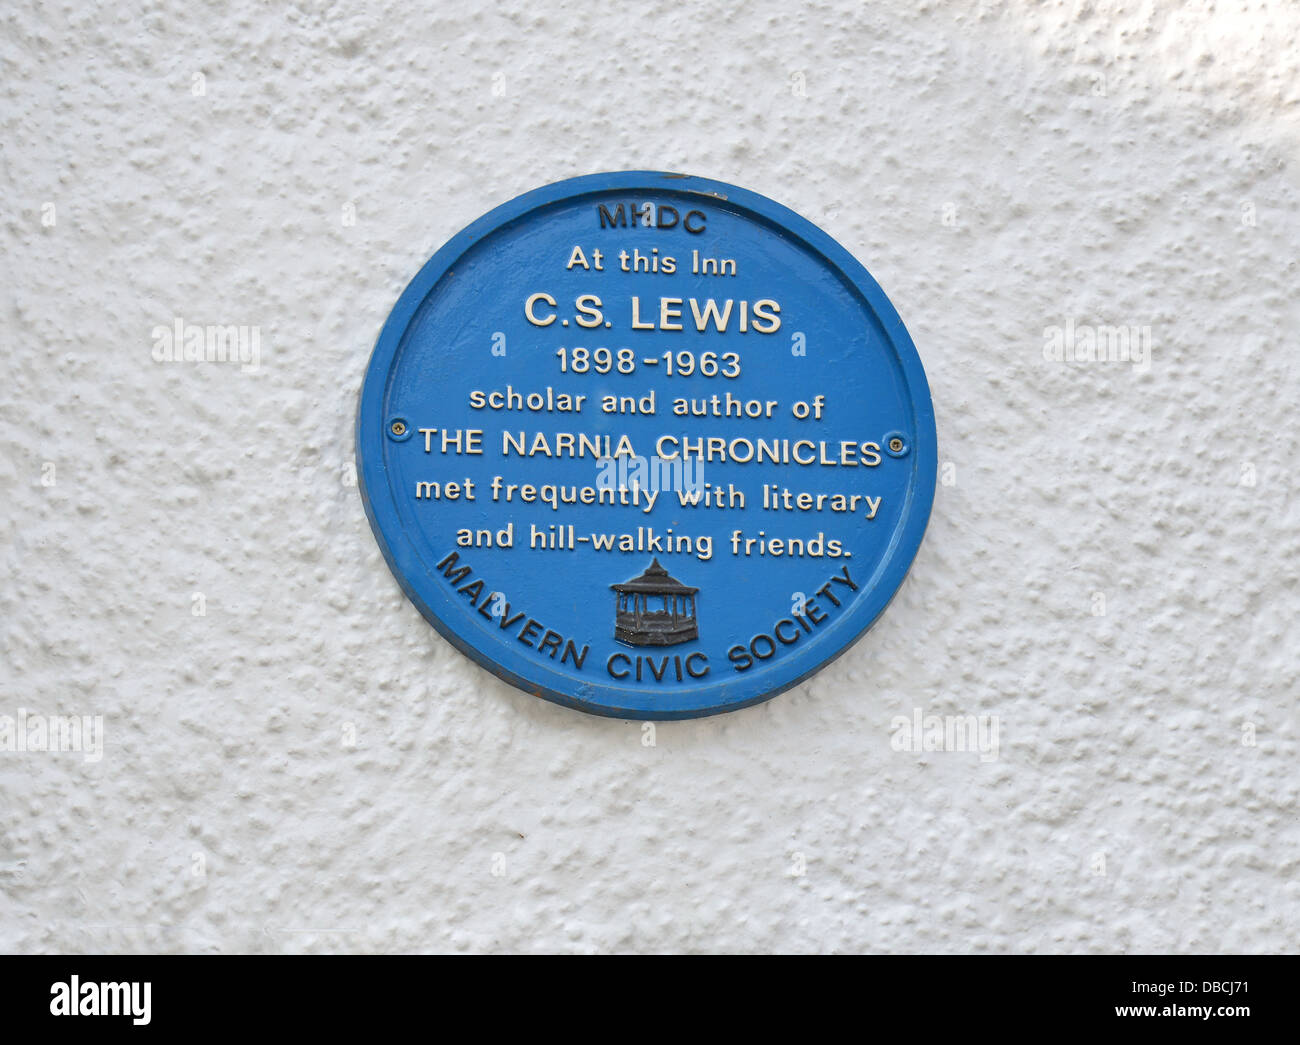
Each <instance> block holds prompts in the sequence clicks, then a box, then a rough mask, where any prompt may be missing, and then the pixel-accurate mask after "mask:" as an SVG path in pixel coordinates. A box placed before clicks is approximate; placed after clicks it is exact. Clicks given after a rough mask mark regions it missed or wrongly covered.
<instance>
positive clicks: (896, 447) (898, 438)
mask: <svg viewBox="0 0 1300 1045" xmlns="http://www.w3.org/2000/svg"><path fill="white" fill-rule="evenodd" d="M880 441H881V443H883V444H884V447H885V453H887V454H889V456H890V457H906V456H907V452H908V450H910V449H911V447H909V446H908V444H907V435H906V433H904V432H887V433H886V434H885V438H883V439H882V440H880Z"/></svg>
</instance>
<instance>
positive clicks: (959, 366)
mask: <svg viewBox="0 0 1300 1045" xmlns="http://www.w3.org/2000/svg"><path fill="white" fill-rule="evenodd" d="M641 6H644V7H645V8H646V9H645V10H644V11H642V12H640V13H638V12H637V11H636V9H635V8H634V7H633V5H628V7H627V8H622V7H621V5H606V4H599V5H597V4H588V5H579V4H571V5H569V7H568V9H567V10H565V11H560V10H559V9H558V5H543V4H540V3H536V4H525V3H512V4H507V5H502V6H500V7H492V8H491V9H489V7H488V5H486V4H482V5H480V4H472V3H470V4H447V3H444V4H440V5H438V9H437V10H433V11H427V12H421V11H419V10H418V9H417V8H412V9H409V10H408V9H404V8H402V7H399V6H398V5H396V4H391V3H381V2H373V0H371V2H365V3H362V2H348V3H343V4H332V5H318V4H315V3H303V4H299V5H292V6H290V5H285V6H283V7H279V9H277V6H276V5H270V4H263V3H257V2H252V0H242V2H239V3H235V4H232V5H230V10H229V11H228V12H227V13H225V14H217V13H215V12H213V11H209V10H207V9H206V8H207V5H188V4H187V5H179V4H177V5H175V6H174V9H173V6H172V5H166V7H165V8H161V7H160V6H159V5H156V4H136V3H113V4H104V5H100V6H91V5H89V4H86V3H67V2H63V3H50V4H40V5H38V4H36V3H34V2H22V3H19V4H14V5H10V6H9V7H8V8H7V10H6V12H5V13H4V14H3V16H0V24H2V25H3V30H2V31H0V59H2V61H3V66H2V67H0V72H2V75H0V130H2V134H0V160H2V163H3V188H4V195H3V199H2V200H0V220H2V226H0V228H2V230H3V259H4V278H3V281H2V287H3V309H2V312H0V329H3V335H4V342H3V348H4V353H3V360H2V362H0V366H2V367H3V384H2V390H0V505H2V506H3V511H2V512H0V523H2V524H3V545H2V546H0V556H2V561H3V570H2V572H0V576H2V584H0V646H2V649H3V654H2V660H0V715H9V716H16V715H17V714H18V713H19V709H20V708H25V709H27V710H28V712H29V713H33V712H39V713H42V714H54V713H61V714H86V715H102V716H103V718H104V730H105V737H106V742H105V748H104V753H103V757H102V759H101V760H99V761H97V762H89V761H87V760H86V759H85V758H84V757H83V755H81V754H77V753H75V752H64V753H51V752H32V751H26V752H20V751H12V752H6V751H0V947H3V949H5V950H22V951H50V950H61V951H118V950H126V951H138V950H164V951H172V950H175V951H246V950H251V951H334V950H385V951H387V950H398V951H414V950H471V951H486V950H512V951H534V950H551V949H557V950H565V951H568V950H572V951H604V950H685V951H696V950H705V949H716V948H721V949H728V950H768V949H782V950H784V949H793V950H818V951H820V950H834V951H848V950H866V949H869V950H891V951H912V950H927V951H928V950H938V951H968V950H969V951H1006V950H1016V951H1019V950H1030V951H1080V950H1082V951H1130V950H1144V951H1145V950H1157V951H1165V950H1171V951H1187V950H1195V951H1207V950H1210V951H1213V950H1219V949H1225V950H1230V951H1257V950H1276V949H1288V950H1290V949H1294V948H1295V947H1296V940H1297V907H1298V905H1297V896H1298V893H1300V885H1298V884H1297V881H1296V878H1297V875H1296V871H1297V859H1298V858H1297V851H1298V850H1297V843H1298V842H1300V826H1298V825H1297V814H1296V799H1297V781H1298V778H1300V773H1298V771H1297V740H1296V730H1297V711H1296V666H1297V659H1298V655H1297V636H1296V618H1297V611H1298V610H1300V598H1298V597H1297V573H1298V572H1300V570H1298V561H1300V559H1298V553H1300V536H1298V535H1297V522H1298V521H1300V515H1298V512H1297V507H1296V502H1295V499H1294V497H1293V492H1292V487H1293V484H1294V478H1293V477H1294V464H1293V461H1294V458H1295V456H1296V454H1297V452H1298V451H1300V446H1298V445H1297V436H1296V432H1297V423H1296V420H1295V418H1296V406H1297V399H1298V395H1297V393H1298V392H1300V379H1298V377H1297V368H1296V363H1295V359H1294V357H1295V353H1296V351H1297V337H1296V328H1297V325H1298V324H1300V305H1298V304H1297V301H1296V294H1295V285H1296V278H1297V261H1296V257H1297V255H1296V250H1297V243H1300V214H1298V213H1297V190H1298V188H1300V173H1298V172H1297V167H1296V155H1297V152H1296V150H1297V144H1298V138H1300V135H1298V133H1297V131H1298V130H1300V128H1298V116H1297V113H1298V112H1300V76H1298V75H1297V74H1298V73H1300V69H1298V66H1300V52H1298V51H1297V48H1296V45H1295V40H1296V38H1297V35H1298V34H1300V8H1297V6H1296V5H1295V4H1289V3H1287V2H1285V0H1278V2H1276V3H1253V4H1249V5H1247V4H1244V3H1243V4H1224V3H1220V4H1218V5H1214V7H1215V9H1209V7H1210V5H1202V4H1184V3H1180V2H1178V0H1137V2H1132V3H1125V4H1122V5H1120V4H1110V3H1104V2H1098V3H1086V2H1084V3H1041V4H1040V3H1028V2H1024V3H1021V2H1014V3H1004V4H996V3H988V4H983V5H976V4H969V5H968V4H957V3H952V4H949V3H929V4H922V5H919V7H918V6H917V5H914V4H912V3H904V2H901V0H900V2H898V3H889V4H878V5H871V6H870V7H869V8H864V7H863V6H862V5H859V4H858V3H856V2H854V0H823V2H820V3H817V4H815V5H812V6H808V7H802V6H801V5H798V4H795V3H776V4H770V3H740V2H734V3H721V2H715V3H697V4H689V3H686V4H684V3H681V2H678V0H673V2H662V3H657V4H654V5H641ZM584 7H585V8H588V10H586V11H584V10H583V8H584ZM1239 7H1240V8H1246V7H1249V11H1248V12H1245V13H1239V12H1238V11H1237V8H1239ZM551 8H554V9H551ZM545 9H550V10H545ZM196 73H202V74H203V77H204V78H205V79H204V82H203V87H204V88H205V93H203V94H201V95H196V94H195V93H194V92H195V89H196V81H195V79H194V77H195V74H196ZM498 74H500V75H498ZM800 75H802V77H803V79H802V81H801V80H800ZM801 83H802V84H803V85H805V87H806V89H805V90H804V91H803V96H800V93H799V88H800V85H801ZM494 86H495V87H496V88H497V90H498V91H500V90H502V89H503V90H504V94H496V93H494ZM623 168H655V169H669V170H682V171H687V172H690V173H695V174H700V175H705V176H708V177H714V178H719V179H722V180H726V181H732V182H735V183H737V184H740V185H744V186H746V187H748V188H752V189H755V190H757V191H759V192H762V193H765V194H766V195H769V196H772V197H773V198H775V199H777V200H779V201H780V202H782V203H785V204H787V205H788V206H790V207H792V208H794V209H795V210H797V211H799V212H801V213H802V214H804V215H805V216H807V217H808V218H810V219H811V220H813V221H814V222H816V223H818V224H820V225H821V226H823V227H824V228H825V229H827V230H828V231H829V232H830V233H831V234H832V235H834V236H835V237H836V238H838V239H839V240H840V241H841V242H842V243H844V244H845V246H847V247H848V248H849V249H850V250H851V251H853V252H854V253H855V254H856V255H857V256H858V257H859V258H860V259H861V260H862V261H863V262H864V263H865V264H866V266H867V267H868V268H869V269H870V270H871V272H872V273H873V274H874V275H875V277H876V278H877V279H878V280H879V281H880V283H881V284H882V286H883V287H884V288H885V290H886V292H887V293H888V294H889V295H890V297H891V298H892V300H893V301H894V303H895V305H896V306H897V307H898V310H899V311H900V313H901V314H902V315H903V318H904V320H905V321H906V322H907V324H908V326H909V328H910V330H911V333H912V336H913V338H914V339H915V341H916V343H917V346H918V348H919V350H920V353H921V356H922V358H923V360H924V362H925V365H926V368H927V371H928V373H929V378H930V382H931V385H932V388H933V392H934V399H935V407H936V411H937V414H938V418H939V433H940V440H941V448H940V459H941V461H944V462H951V464H952V470H951V471H950V473H949V477H950V478H953V479H955V483H953V484H952V485H946V486H941V487H940V489H939V492H938V497H937V501H936V505H935V512H934V517H933V520H932V522H931V526H930V532H929V535H928V537H927V539H926V543H925V545H924V546H923V547H922V549H921V553H920V555H919V557H918V558H917V560H916V563H915V566H914V568H913V571H912V574H911V576H910V578H909V580H908V581H907V583H906V584H905V585H904V587H903V589H902V592H901V593H900V595H899V597H898V599H897V600H896V601H895V603H894V604H893V606H892V607H891V608H890V610H889V612H888V613H887V614H886V616H885V618H884V619H883V620H882V622H881V623H880V624H879V625H878V626H877V627H876V628H875V629H873V630H872V631H871V632H870V633H869V634H868V635H867V636H866V637H865V638H864V639H863V640H862V641H861V642H860V643H859V644H858V645H857V646H856V647H854V648H853V650H852V651H851V652H850V653H849V654H847V655H846V656H844V657H843V658H842V659H840V660H839V661H837V662H836V663H834V664H833V665H831V666H830V667H829V668H827V669H826V670H824V671H823V672H822V673H821V674H819V675H817V676H816V677H815V678H814V679H813V680H812V681H811V682H809V683H807V684H805V685H803V686H800V687H798V688H797V689H795V690H792V691H790V692H788V693H786V694H785V695H783V696H781V697H778V698H777V699H775V700H773V701H771V702H769V703H767V704H764V705H762V706H759V707H756V708H752V709H750V710H747V711H742V712H738V713H735V714H732V715H728V716H723V717H720V718H716V719H710V720H704V721H696V722H678V723H660V724H659V725H658V727H657V733H656V737H655V739H656V743H655V746H653V747H650V746H646V745H645V744H644V743H643V739H644V737H643V731H642V727H641V725H640V724H639V723H633V722H619V721H611V720H602V719H598V718H594V717H588V716H585V715H582V714H580V713H576V712H572V711H566V710H563V709H561V708H558V707H554V706H551V705H550V704H547V703H544V702H543V701H541V700H538V699H536V698H533V697H529V696H527V695H525V694H523V693H521V692H517V691H516V690H514V689H511V688H510V687H508V686H507V685H505V684H504V683H501V682H499V681H497V680H496V679H495V678H494V677H493V676H491V675H489V674H488V673H487V672H485V671H482V670H480V669H478V668H477V667H475V666H474V665H473V664H472V663H471V662H470V661H468V660H467V659H465V658H464V657H462V656H461V655H460V654H458V653H456V652H454V651H453V650H452V649H451V648H450V646H449V645H448V644H447V643H446V642H444V641H443V640H442V639H441V638H439V637H438V636H437V634H436V633H435V632H434V631H433V629H432V628H431V627H429V625H428V624H426V623H425V622H424V620H423V619H421V617H420V616H419V614H418V613H417V612H416V610H415V609H414V608H413V607H412V606H411V605H410V604H409V603H408V602H407V601H406V599H405V598H404V597H403V596H402V595H401V594H400V592H399V590H398V587H397V585H396V583H395V582H394V581H393V579H392V577H391V576H390V574H389V572H388V569H387V567H386V566H385V564H384V562H383V560H382V558H381V557H380V554H379V551H378V549H377V547H376V544H375V541H374V539H373V538H372V536H371V533H370V529H369V527H368V525H367V523H366V519H365V516H364V514H363V512H362V508H361V503H360V499H359V496H358V492H357V489H356V487H355V486H354V485H348V482H347V478H348V473H347V469H348V466H349V464H350V462H351V459H352V425H353V417H354V411H355V407H356V397H357V391H358V388H359V385H360V381H361V376H362V373H363V370H364V367H365V365H366V361H367V359H368V357H369V354H370V350H371V347H372V345H373V343H374V340H375V338H376V336H377V334H378V332H379V328H380V326H381V324H382V322H383V320H384V318H385V316H386V315H387V313H388V310H389V308H390V307H391V306H392V305H393V303H394V301H395V300H396V298H397V296H398V294H399V292H400V291H401V289H402V288H403V287H404V286H405V284H406V282H407V281H408V280H409V279H410V278H411V277H412V276H413V275H414V274H415V272H416V271H417V270H418V269H419V267H420V265H421V264H422V263H423V262H424V261H425V260H426V259H427V258H428V257H429V255H430V254H431V253H432V252H433V251H434V250H435V249H436V248H437V247H438V246H439V245H440V244H442V243H443V242H444V241H445V240H446V239H447V238H448V237H450V236H451V235H452V234H453V233H454V232H456V231H457V230H458V229H459V228H461V227H462V226H463V225H465V224H466V223H468V222H469V221H471V220H472V219H473V218H475V217H477V216H478V215H479V214H481V213H483V212H484V211H486V210H488V209H489V208H491V207H492V206H494V205H496V204H498V203H501V202H503V201H504V200H506V199H508V198H510V197H512V196H514V195H516V194H518V193H520V192H522V191H525V190H527V189H530V188H533V187H535V186H537V185H540V184H543V183H546V182H550V181H554V180H557V179H560V178H563V177H567V176H570V175H575V174H583V173H589V172H593V171H599V170H611V169H623ZM350 202H351V203H354V204H355V208H356V222H355V224H353V225H345V224H344V222H343V220H342V217H343V209H344V207H345V205H346V204H348V203H350ZM47 203H52V204H53V205H54V224H53V225H49V224H48V223H47V221H48V210H47V209H45V210H43V205H44V204H47ZM945 217H946V218H947V219H948V220H947V222H945ZM43 218H45V219H46V221H43ZM177 317H181V318H183V319H185V320H186V321H188V322H192V323H204V324H207V323H223V324H249V325H258V326H259V327H260V329H261V336H262V353H263V357H262V361H261V362H262V365H261V368H260V371H259V372H257V373H242V372H241V371H240V369H239V368H238V367H231V366H225V367H222V366H220V365H216V364H212V365H198V364H180V365H165V364H159V363H155V362H154V361H153V360H152V358H151V347H152V344H153V342H152V339H151V331H152V329H153V327H155V326H157V325H163V324H170V323H172V322H173V320H174V319H175V318H177ZM1071 319H1072V320H1073V321H1074V322H1075V323H1077V324H1088V325H1103V324H1124V325H1132V326H1139V327H1141V326H1149V327H1150V330H1151V336H1152V340H1153V345H1154V352H1153V357H1152V360H1151V365H1150V368H1149V370H1147V371H1146V372H1141V370H1140V368H1137V367H1134V366H1132V365H1130V364H1124V363H1119V362H1115V363H1101V364H1098V363H1093V364H1065V363H1053V362H1049V361H1045V360H1044V358H1043V345H1044V330H1045V328H1047V327H1051V326H1054V325H1061V326H1063V325H1064V324H1065V323H1066V321H1067V320H1071ZM47 463H48V464H53V465H54V469H53V472H52V473H51V472H50V470H49V468H48V467H47ZM49 482H52V483H53V485H47V483H49ZM1252 483H1253V485H1252ZM1098 592H1100V593H1102V594H1103V595H1104V599H1105V613H1104V615H1094V609H1095V608H1097V607H1098V606H1099V603H1097V602H1096V601H1095V593H1098ZM196 593H202V595H203V597H204V598H203V603H204V605H205V607H206V615H205V616H195V615H194V610H195V607H196V606H197V603H196V602H195V598H194V597H195V594H196ZM915 708H920V709H922V711H923V712H924V713H926V714H937V715H950V714H972V715H996V716H998V720H999V722H1000V751H999V758H998V759H997V760H996V761H981V759H980V758H979V756H978V755H977V754H973V753H964V752H932V753H929V754H924V753H922V754H915V753H911V752H906V751H904V752H899V751H895V750H893V749H892V748H891V744H890V739H891V731H890V724H891V719H892V718H893V717H894V716H895V715H900V714H901V715H908V716H910V715H911V714H912V713H913V709H915ZM347 723H352V724H353V725H354V727H355V730H356V745H355V747H352V748H349V747H348V746H346V744H345V743H344V737H343V733H344V730H345V728H346V724H347ZM1248 726H1249V727H1252V728H1253V730H1254V737H1255V743H1254V745H1253V746H1251V745H1250V744H1249V743H1243V740H1244V739H1245V740H1249V739H1250V729H1249V728H1247V727H1248ZM498 854H499V855H498ZM1099 854H1104V857H1103V856H1100V855H1099ZM1102 859H1104V874H1099V873H1097V872H1098V871H1099V870H1102V869H1103V868H1102V864H1101V860H1102ZM801 868H802V869H803V871H804V873H803V874H798V873H797V872H798V871H799V870H800V869H801ZM199 869H203V870H204V871H205V873H204V874H203V875H199V874H196V870H199ZM494 871H496V872H498V873H496V874H494Z"/></svg>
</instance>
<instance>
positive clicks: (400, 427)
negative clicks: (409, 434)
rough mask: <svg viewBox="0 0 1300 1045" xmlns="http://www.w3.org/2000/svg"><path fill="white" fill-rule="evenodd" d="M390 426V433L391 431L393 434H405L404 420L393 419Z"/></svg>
mask: <svg viewBox="0 0 1300 1045" xmlns="http://www.w3.org/2000/svg"><path fill="white" fill-rule="evenodd" d="M391 428H392V433H393V435H405V434H406V422H405V421H394V422H393V424H392V426H391Z"/></svg>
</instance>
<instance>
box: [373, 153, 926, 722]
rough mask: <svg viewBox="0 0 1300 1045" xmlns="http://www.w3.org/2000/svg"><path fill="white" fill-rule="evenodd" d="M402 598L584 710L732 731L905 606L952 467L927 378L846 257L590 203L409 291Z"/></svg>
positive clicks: (757, 222) (385, 369) (611, 190)
mask: <svg viewBox="0 0 1300 1045" xmlns="http://www.w3.org/2000/svg"><path fill="white" fill-rule="evenodd" d="M357 461H358V472H359V476H360V481H361V490H362V496H363V499H364V502H365V506H366V512H367V514H368V515H369V518H370V522H371V525H372V526H373V528H374V531H375V536H376V538H377V539H378V541H379V544H380V547H381V548H382V549H383V552H384V556H385V558H386V559H387V560H388V564H389V566H390V567H391V568H392V571H393V573H394V575H395V576H396V577H397V580H398V582H399V583H400V584H401V586H402V589H403V590H404V591H405V592H406V594H407V596H408V597H409V598H410V599H411V601H412V602H413V603H415V605H416V606H417V607H418V608H419V610H420V612H421V613H422V614H423V615H424V616H425V617H426V618H427V619H428V620H429V622H430V623H431V624H433V626H434V627H435V628H437V629H438V631H439V632H440V633H441V634H442V635H443V636H444V637H445V638H447V639H448V640H449V641H450V642H452V643H453V644H454V645H455V646H456V647H457V648H458V649H460V650H461V651H462V652H463V653H465V654H467V655H468V656H470V657H472V658H474V660H476V661H477V662H478V663H479V664H481V665H483V666H484V667H486V668H487V669H488V670H490V671H492V672H493V673H495V674H496V675H498V676H500V677H501V678H503V679H505V680H506V681H508V682H510V683H512V684H514V685H515V686H518V687H519V688H521V689H524V690H527V691H528V692H529V693H534V694H536V695H538V696H541V697H545V698H547V699H548V700H553V701H555V702H557V703H560V704H565V705H568V706H570V707H575V708H580V709H582V710H584V711H590V712H595V713H597V714H602V715H614V716H619V717H624V718H648V719H654V718H659V719H671V718H688V717H692V716H697V715H711V714H716V713H718V712H722V711H731V710H734V709H736V708H741V707H745V706H747V705H749V704H754V703H757V702H758V701H761V700H765V699H767V698H768V697H771V696H773V695H775V694H777V693H780V692H781V691H782V690H784V689H787V688H789V687H790V686H793V685H795V684H796V683H797V682H799V681H801V680H802V679H805V678H807V677H808V676H809V675H811V674H812V673H813V672H815V671H817V670H818V669H819V668H820V667H821V666H822V665H824V664H826V663H827V662H828V661H830V660H832V659H833V658H835V657H837V656H839V654H841V653H843V652H844V651H845V650H846V649H847V648H848V647H849V646H850V645H852V644H853V642H854V641H855V640H856V639H858V637H859V636H861V635H862V633H863V632H865V631H866V630H867V628H869V627H870V626H871V624H872V622H873V621H875V619H876V618H877V617H878V616H879V615H880V614H881V612H882V611H883V610H884V609H885V607H886V606H887V605H888V603H889V601H890V599H891V598H893V595H894V593H895V592H896V591H897V590H898V587H899V585H900V584H901V583H902V581H903V578H904V576H905V575H906V573H907V571H908V568H909V567H910V565H911V563H912V559H913V557H914V556H915V555H916V551H917V548H918V547H919V546H920V543H921V538H922V536H923V535H924V533H925V527H926V522H927V520H928V519H929V515H930V506H931V503H932V501H933V498H934V485H935V473H936V462H937V451H936V439H935V425H934V411H933V407H932V406H931V403H930V393H929V388H928V386H927V384H926V379H925V372H924V370H923V369H922V367H921V361H920V359H919V357H918V356H917V353H916V349H915V347H914V346H913V345H912V341H911V338H909V337H908V334H907V331H906V329H905V328H904V327H903V322H902V320H901V319H899V317H898V314H897V313H896V312H895V311H894V308H893V306H892V305H891V304H890V303H889V300H888V299H887V298H886V297H885V295H884V292H883V291H881V289H880V287H878V286H877V285H876V283H875V281H874V280H873V279H872V278H871V276H870V275H868V273H867V271H866V269H864V268H863V267H862V265H860V264H859V263H858V262H857V261H855V260H854V259H853V257H852V256H850V254H849V253H848V251H846V250H845V249H844V248H843V247H841V246H840V245H839V244H838V243H836V242H835V241H834V240H833V239H831V238H830V236H828V235H827V234H826V233H825V232H822V231H821V230H820V229H818V228H816V227H815V226H813V225H812V224H810V223H809V222H807V221H805V220H804V219H803V218H800V217H799V216H798V215H796V214H794V213H793V212H791V211H789V210H787V209H786V208H785V207H782V206H780V205H779V204H776V203H774V202H772V201H771V200H769V199H766V198H764V197H762V196H759V195H756V194H755V193H752V192H748V191H746V190H744V189H739V188H736V187H735V186H733V185H727V184H724V183H721V182H715V181H706V180H704V179H701V178H693V177H684V176H682V175H676V174H663V173H657V172H647V171H628V172H621V173H616V174H598V175H591V176H589V177H582V178H573V179H571V180H568V181H563V182H559V183H557V184H555V185H548V186H546V187H544V188H540V189H537V190H535V191H533V192H529V193H526V194H524V195H523V196H520V197H519V198H517V199H515V200H512V201H510V202H509V203H506V204H503V205H502V206H500V207H498V208H496V209H495V210H493V211H492V212H491V213H489V214H487V215H485V216H483V217H482V218H480V219H479V220H478V221H476V222H474V223H473V224H472V225H470V226H469V227H468V228H467V229H465V230H464V231H463V232H461V233H460V234H459V235H457V236H455V237H454V238H453V239H452V240H451V241H450V242H449V243H447V244H446V246H444V247H443V248H442V249H441V250H439V251H438V252H437V253H436V254H435V255H434V256H433V258H432V259H430V261H429V262H428V264H426V265H425V266H424V268H423V269H421V270H420V272H419V274H418V275H417V276H416V277H415V279H414V280H412V281H411V284H410V286H408V287H407V288H406V290H405V292H404V293H403V294H402V296H401V298H400V299H399V300H398V302H397V305H396V307H394V309H393V312H392V314H391V315H390V316H389V318H388V322H387V323H386V324H385V325H384V329H383V332H382V333H381V334H380V337H379V341H378V343H377V344H376V346H375V350H374V354H373V356H372V357H371V360H370V365H369V368H368V370H367V372H366V377H365V384H364V387H363V389H362V392H361V404H360V410H359V412H358V417H357Z"/></svg>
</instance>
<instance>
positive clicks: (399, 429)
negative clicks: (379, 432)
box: [388, 417, 411, 443]
mask: <svg viewBox="0 0 1300 1045" xmlns="http://www.w3.org/2000/svg"><path fill="white" fill-rule="evenodd" d="M388 438H389V439H392V440H393V441H394V442H397V443H401V442H404V441H405V440H407V439H410V438H411V426H410V425H409V424H408V423H407V421H406V418H404V417H394V418H391V419H390V420H389V422H388Z"/></svg>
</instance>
